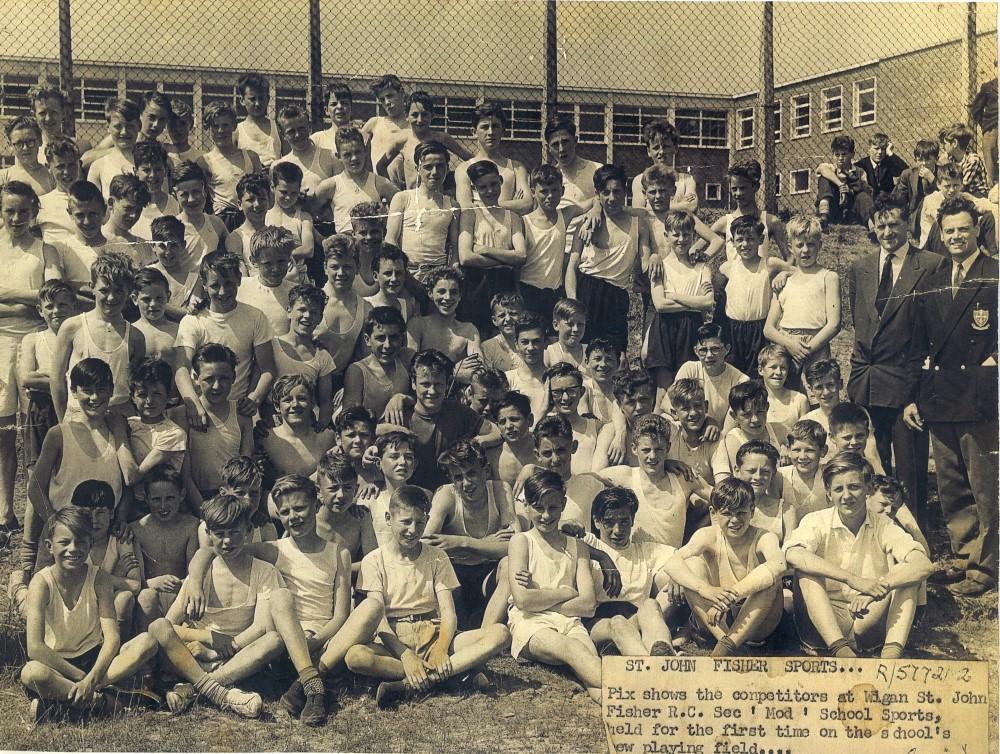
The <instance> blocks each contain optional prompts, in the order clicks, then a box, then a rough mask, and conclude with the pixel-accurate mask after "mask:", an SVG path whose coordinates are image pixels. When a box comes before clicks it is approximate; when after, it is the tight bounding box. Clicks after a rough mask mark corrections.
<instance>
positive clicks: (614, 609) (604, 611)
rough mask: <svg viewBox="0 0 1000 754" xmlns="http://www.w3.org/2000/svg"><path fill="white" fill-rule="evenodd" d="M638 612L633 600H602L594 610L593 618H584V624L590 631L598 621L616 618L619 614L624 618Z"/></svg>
mask: <svg viewBox="0 0 1000 754" xmlns="http://www.w3.org/2000/svg"><path fill="white" fill-rule="evenodd" d="M637 612H639V609H638V608H637V607H636V606H635V605H633V604H632V603H631V602H600V603H598V605H597V610H596V611H594V617H593V618H583V625H584V626H585V627H586V629H587V630H588V631H590V630H591V629H592V628H593V627H594V626H595V625H597V622H598V621H601V620H605V619H607V618H615V617H617V616H619V615H620V616H621V617H623V618H631V617H632V616H633V615H635V614H636V613H637Z"/></svg>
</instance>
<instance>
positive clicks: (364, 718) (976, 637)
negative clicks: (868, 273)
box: [0, 228, 998, 753]
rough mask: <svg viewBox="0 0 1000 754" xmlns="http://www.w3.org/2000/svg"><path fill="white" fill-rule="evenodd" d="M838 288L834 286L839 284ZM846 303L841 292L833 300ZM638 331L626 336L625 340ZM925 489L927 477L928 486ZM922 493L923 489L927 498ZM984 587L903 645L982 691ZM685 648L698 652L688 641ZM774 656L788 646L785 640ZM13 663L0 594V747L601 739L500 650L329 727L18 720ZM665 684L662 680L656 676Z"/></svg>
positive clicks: (565, 744) (269, 692) (202, 715)
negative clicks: (976, 673) (448, 684)
mask: <svg viewBox="0 0 1000 754" xmlns="http://www.w3.org/2000/svg"><path fill="white" fill-rule="evenodd" d="M871 248H872V247H871V246H870V245H869V244H868V241H867V239H866V238H865V237H864V235H863V234H862V233H861V232H860V230H859V229H855V228H834V229H833V230H832V232H831V233H830V234H829V235H827V236H825V237H824V251H823V255H822V257H821V261H822V262H823V264H825V265H826V266H828V267H830V268H831V269H836V270H837V271H838V272H839V273H840V275H841V280H844V279H845V273H846V268H847V265H848V264H849V263H850V262H851V260H852V259H854V258H855V257H857V256H859V255H861V254H866V253H869V251H870V250H871ZM845 293H846V292H845ZM845 311H846V298H845ZM851 339H852V332H851V330H850V322H845V330H844V331H843V332H841V334H840V335H838V336H837V338H836V339H835V340H834V352H835V355H836V357H837V359H838V360H839V361H840V362H841V366H842V367H843V368H844V373H845V374H846V373H847V362H848V358H849V354H850V348H851ZM637 340H638V334H636V341H637ZM931 487H932V490H933V487H934V485H933V484H931ZM17 489H18V505H17V510H18V515H20V514H21V512H22V510H23V499H24V484H23V480H19V481H18V487H17ZM933 494H934V493H933V492H932V495H933ZM931 511H932V514H931V515H932V531H930V532H929V536H928V539H929V540H930V545H931V550H932V553H931V554H932V557H933V558H934V559H937V560H941V559H943V558H944V557H945V556H946V555H947V553H948V543H947V538H946V535H945V532H944V529H943V526H942V525H941V521H940V513H939V509H938V508H937V504H936V498H932V501H931ZM11 562H12V558H11V555H10V553H9V552H7V553H3V555H2V556H0V583H3V584H6V581H7V574H8V572H9V569H10V567H11ZM996 605H997V602H996V594H989V595H986V596H984V597H981V598H977V599H957V598H955V597H954V596H952V595H951V593H950V592H949V591H948V590H947V589H944V588H942V587H937V586H933V585H932V586H931V587H930V590H929V594H928V606H927V612H926V616H925V617H924V620H923V622H922V623H921V624H920V625H918V626H916V627H915V628H914V630H913V633H912V634H911V640H910V652H911V653H912V654H913V655H915V656H918V657H923V658H937V659H978V660H986V661H988V662H989V663H990V687H991V688H993V689H995V688H996V687H997V667H996V665H997V659H998V650H997V610H996ZM684 649H685V651H686V652H688V653H689V654H704V653H705V650H704V649H703V648H700V647H697V646H695V645H694V644H693V643H691V642H689V643H688V644H687V645H686V646H685V648H684ZM772 651H774V652H775V653H779V654H786V653H787V654H793V653H795V648H794V646H793V645H791V644H786V646H785V647H783V648H776V649H774V650H772ZM24 661H25V651H24V626H23V623H22V621H21V620H20V618H19V617H18V616H17V615H16V614H15V612H14V610H13V609H12V607H11V605H10V604H9V602H8V600H7V597H6V591H5V590H3V592H2V593H0V710H2V715H0V742H2V744H0V745H2V748H5V749H34V750H56V751H65V750H76V751H80V750H97V751H170V750H182V751H225V750H233V751H435V752H437V751H442V752H501V751H502V752H512V753H513V752H571V751H572V752H599V751H604V750H605V746H606V744H605V739H604V734H603V729H602V726H601V722H600V713H599V708H598V707H597V705H595V704H593V703H591V702H590V701H589V700H588V699H587V696H586V695H585V694H583V693H582V692H581V690H580V688H579V687H578V686H577V685H576V684H575V683H574V682H573V681H572V680H571V679H569V678H568V677H567V676H566V675H565V674H563V673H561V672H559V671H552V670H548V669H545V668H540V667H534V666H525V665H521V664H519V663H517V662H515V661H514V660H512V659H511V658H509V657H505V658H503V659H499V660H494V661H492V662H491V663H490V664H489V666H488V672H489V675H490V676H491V678H492V679H493V680H494V682H495V691H493V692H491V693H489V694H479V693H473V694H470V693H468V692H466V691H464V690H462V689H460V688H446V689H443V690H441V691H440V692H439V693H436V694H435V695H433V696H431V697H428V698H426V699H422V700H415V701H411V702H407V703H404V704H403V705H401V706H400V707H399V708H398V709H397V710H394V711H379V710H377V709H376V707H375V704H374V701H373V700H372V695H371V694H372V690H373V689H372V687H371V686H370V685H369V684H367V683H364V682H362V681H356V680H353V679H347V680H344V681H343V682H342V684H341V686H340V688H339V690H338V692H337V693H336V694H335V695H334V698H335V700H336V707H335V708H334V713H333V714H332V716H331V718H330V721H329V723H328V724H327V725H326V726H325V727H323V728H320V729H309V728H304V727H302V726H299V725H290V724H287V723H284V722H280V721H276V720H275V719H274V718H273V717H271V716H270V715H268V716H267V717H265V718H264V719H262V720H259V721H244V720H238V719H237V718H234V717H232V716H229V715H224V714H221V713H218V712H215V711H214V710H211V709H208V708H206V707H195V708H194V709H193V710H192V711H191V712H190V713H188V714H186V715H184V716H183V717H179V718H173V717H170V716H169V715H168V714H167V713H162V712H145V711H141V712H133V713H129V714H128V715H126V716H125V717H124V718H117V719H115V720H104V721H97V722H92V723H89V724H85V725H65V724H60V725H43V726H39V727H37V728H33V727H32V726H31V725H30V724H29V723H28V722H27V716H28V701H27V699H26V697H25V695H24V693H23V691H22V690H21V687H20V684H19V683H18V682H17V672H18V670H19V668H20V666H21V665H22V664H23V663H24ZM289 680H290V679H288V680H284V679H274V680H272V681H270V683H269V685H267V686H260V687H257V688H258V690H260V691H261V693H263V694H264V696H265V701H266V702H267V705H266V706H267V709H268V711H273V709H274V708H275V704H274V703H275V701H276V700H277V697H278V696H279V695H280V694H281V692H282V691H283V690H284V688H285V686H287V683H288V682H289ZM666 682H667V683H669V680H667V681H666ZM996 701H997V700H996V698H995V696H994V695H991V698H990V703H991V710H990V737H991V740H996V736H997V714H996Z"/></svg>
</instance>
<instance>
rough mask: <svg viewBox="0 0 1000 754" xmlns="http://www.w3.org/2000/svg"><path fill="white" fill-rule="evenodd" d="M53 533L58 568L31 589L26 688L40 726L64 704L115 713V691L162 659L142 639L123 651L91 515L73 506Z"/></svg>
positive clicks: (53, 520) (56, 519)
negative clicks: (94, 549)
mask: <svg viewBox="0 0 1000 754" xmlns="http://www.w3.org/2000/svg"><path fill="white" fill-rule="evenodd" d="M48 526H49V529H48V538H47V539H46V540H45V545H46V547H47V548H48V549H49V551H50V552H51V554H52V561H53V562H52V565H50V566H48V567H47V568H43V569H41V570H40V571H39V572H38V573H36V574H35V576H34V578H32V579H31V583H30V585H29V586H28V600H27V624H28V626H27V644H28V662H27V664H26V665H25V666H24V667H23V668H22V669H21V683H23V684H24V685H25V687H26V688H27V689H28V691H29V693H31V694H32V695H33V696H34V697H35V698H34V699H33V700H32V703H31V711H32V716H33V718H34V720H35V721H36V722H37V721H40V720H42V719H43V718H45V717H47V716H48V714H49V712H50V711H51V712H55V711H56V710H58V709H59V708H60V707H61V706H63V705H68V706H70V707H73V708H76V709H82V710H84V711H88V712H91V713H96V712H100V711H106V712H110V713H114V712H115V711H117V702H116V701H115V697H114V696H112V695H111V694H109V693H108V691H109V687H110V686H111V685H112V684H114V683H119V682H121V681H123V680H125V679H126V678H129V677H130V676H132V675H134V674H135V673H136V672H137V671H138V670H139V669H140V668H141V667H142V666H143V665H144V664H145V663H146V661H147V660H149V659H150V658H151V657H152V656H153V655H154V654H156V643H155V642H154V641H153V639H152V638H151V637H150V636H149V635H148V634H142V635H140V636H137V637H136V638H134V639H132V640H131V641H129V642H126V643H125V644H124V645H121V642H120V637H119V633H118V620H117V618H116V616H115V604H114V587H113V585H112V577H111V575H110V574H107V573H105V572H103V571H102V570H101V569H100V568H99V567H98V566H95V565H91V564H90V563H89V561H88V556H89V554H90V548H91V544H92V543H93V531H92V528H91V514H90V511H89V510H85V509H82V508H78V507H74V506H67V507H66V508H63V509H61V510H59V511H56V512H55V513H54V514H52V516H51V517H50V518H49V522H48Z"/></svg>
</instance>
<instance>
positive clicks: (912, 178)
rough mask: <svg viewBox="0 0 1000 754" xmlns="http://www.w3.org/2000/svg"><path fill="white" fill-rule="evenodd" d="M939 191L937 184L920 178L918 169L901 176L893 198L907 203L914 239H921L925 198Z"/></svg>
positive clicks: (906, 171)
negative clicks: (921, 208)
mask: <svg viewBox="0 0 1000 754" xmlns="http://www.w3.org/2000/svg"><path fill="white" fill-rule="evenodd" d="M935 191H937V182H936V181H928V180H926V179H924V178H921V177H920V174H919V173H918V172H917V168H907V169H906V170H904V171H903V172H902V173H900V174H899V178H898V179H897V180H896V187H895V188H894V189H893V190H892V196H893V198H894V199H897V200H899V201H901V202H905V203H906V206H907V207H909V208H910V230H911V232H912V233H913V237H914V238H920V206H921V205H922V204H923V202H924V197H925V196H927V195H928V194H933V193H934V192H935Z"/></svg>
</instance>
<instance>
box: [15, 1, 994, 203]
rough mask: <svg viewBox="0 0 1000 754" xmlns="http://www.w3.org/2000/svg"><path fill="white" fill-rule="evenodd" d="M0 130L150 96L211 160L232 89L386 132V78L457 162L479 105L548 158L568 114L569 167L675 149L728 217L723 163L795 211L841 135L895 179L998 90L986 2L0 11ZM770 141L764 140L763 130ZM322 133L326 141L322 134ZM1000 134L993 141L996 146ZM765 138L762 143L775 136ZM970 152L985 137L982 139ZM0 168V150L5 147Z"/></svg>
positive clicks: (81, 124)
mask: <svg viewBox="0 0 1000 754" xmlns="http://www.w3.org/2000/svg"><path fill="white" fill-rule="evenodd" d="M2 5H3V8H4V11H5V12H4V14H3V15H4V22H3V26H4V28H3V32H4V33H3V34H0V87H2V89H0V119H2V120H3V121H5V122H7V121H9V120H10V119H11V118H14V117H17V116H20V115H33V114H35V113H34V105H33V103H32V101H31V97H30V96H29V91H30V90H31V88H32V87H33V86H37V85H39V84H42V85H51V86H57V85H58V86H61V87H62V88H63V89H64V90H65V91H67V92H68V94H69V96H70V101H71V106H72V112H71V113H70V112H67V113H66V118H65V120H66V122H67V130H69V129H71V128H72V127H73V124H75V133H76V136H77V138H78V139H80V140H85V141H87V142H89V143H90V144H95V143H97V142H99V141H100V139H101V138H102V137H103V136H104V134H105V133H106V129H107V126H106V122H105V114H104V106H105V102H106V101H107V100H108V98H110V97H128V98H131V99H136V100H141V98H142V96H143V95H144V94H145V93H147V92H149V91H153V90H156V91H160V92H162V93H164V94H166V95H168V96H169V97H170V98H171V99H173V100H178V101H183V102H184V103H186V104H187V106H188V107H190V109H191V112H192V115H193V123H194V127H193V130H192V139H191V140H192V143H193V145H194V146H197V147H202V148H207V147H208V146H210V145H209V144H208V140H207V135H206V133H205V129H204V128H203V127H202V116H203V111H204V108H205V106H206V105H207V104H208V103H209V102H211V101H213V100H226V101H229V102H230V103H231V104H233V106H234V107H235V108H236V110H237V113H238V115H239V116H240V117H242V116H243V115H244V112H245V111H244V110H243V104H242V101H241V97H240V94H241V93H240V92H239V91H238V90H237V82H238V81H239V79H240V77H241V75H243V74H244V73H246V72H249V71H253V72H259V73H261V74H262V75H264V76H265V77H266V79H267V81H268V89H269V95H270V97H269V104H268V112H269V114H270V115H271V117H274V115H275V113H277V112H278V111H279V110H280V109H281V108H282V107H283V106H284V105H287V104H301V105H302V106H303V107H305V108H306V109H307V111H309V112H311V113H312V115H313V119H314V127H315V128H317V129H320V128H325V127H326V125H329V120H330V117H331V112H330V109H329V108H328V104H330V103H329V102H328V96H327V86H328V85H329V84H331V83H333V82H339V83H342V84H344V85H346V86H347V87H348V88H349V89H350V90H351V93H352V95H353V112H352V113H351V117H352V119H355V120H360V121H364V120H365V119H367V118H369V117H370V116H372V115H376V114H381V113H382V108H381V106H380V105H379V103H378V102H376V99H375V96H374V94H373V93H372V91H371V88H370V85H371V83H372V81H373V80H374V79H376V78H378V77H380V76H382V75H383V74H385V73H394V74H396V75H398V76H399V78H400V79H401V80H402V83H403V87H404V89H405V91H406V92H408V93H409V92H413V91H416V90H423V91H426V92H427V93H428V94H429V95H430V96H431V97H432V98H433V102H434V105H435V111H434V120H433V126H434V127H435V128H437V129H439V130H441V131H444V132H446V133H447V134H449V135H451V136H453V137H454V138H455V139H456V140H458V141H459V142H460V143H464V144H466V145H467V146H470V147H471V146H472V144H473V136H472V132H473V127H474V123H473V109H474V107H475V106H476V105H477V104H479V103H481V102H483V101H490V102H499V103H500V104H501V105H502V107H503V109H504V112H505V113H506V115H507V120H508V128H507V132H506V135H505V144H506V147H507V153H508V155H509V156H510V157H513V158H515V159H519V160H521V161H522V162H525V163H526V164H528V165H529V166H530V165H536V164H538V163H539V162H540V161H541V160H542V159H543V157H544V152H545V150H544V145H543V143H542V133H543V129H544V125H545V122H546V120H547V119H548V118H551V117H554V116H565V117H570V118H572V120H573V121H574V123H575V125H576V127H577V130H578V137H579V148H578V149H579V154H580V155H581V156H583V157H586V158H588V159H592V160H595V161H598V162H613V163H616V164H619V165H621V166H622V167H624V168H625V170H626V172H627V173H628V174H629V175H630V176H634V175H636V174H638V173H639V172H641V170H642V169H643V168H644V167H645V166H646V165H648V164H649V161H650V158H649V156H648V155H647V147H646V144H645V142H644V138H643V127H644V126H645V125H646V124H647V123H649V122H650V121H651V120H654V119H661V118H665V119H667V120H668V121H670V122H671V123H672V124H673V126H674V127H675V129H676V131H677V142H678V143H677V148H676V152H675V154H674V156H673V160H674V164H675V166H676V168H677V169H678V170H680V171H682V172H687V173H690V174H691V175H693V176H694V178H695V180H696V183H697V190H698V193H699V196H698V199H699V204H700V205H701V206H703V207H720V208H722V207H727V206H728V204H729V196H728V190H727V182H726V179H725V174H726V169H727V166H728V165H729V164H730V163H731V162H733V161H737V160H743V159H751V158H753V159H757V160H759V161H761V163H762V164H763V165H764V172H765V176H767V178H768V183H767V185H766V187H765V189H764V190H763V194H764V195H763V196H762V197H761V199H762V203H764V204H766V205H768V206H770V207H771V208H776V209H779V210H787V211H801V210H806V209H809V208H810V207H811V206H812V203H813V197H814V194H815V189H816V185H815V183H816V178H815V174H814V170H815V168H816V165H817V164H818V163H820V162H822V161H824V160H827V159H829V156H830V143H831V140H832V138H833V137H835V136H837V135H847V136H850V137H852V138H853V139H854V141H855V143H856V148H857V156H858V157H861V156H863V155H864V153H865V152H866V151H867V148H868V143H869V139H870V137H871V136H872V135H873V134H875V133H884V134H887V135H888V137H889V139H890V141H891V144H892V149H893V150H894V151H895V152H896V153H897V154H899V155H900V156H901V157H902V158H903V159H904V160H906V161H907V162H911V161H912V158H913V148H914V145H915V143H916V141H917V140H918V139H931V140H934V141H936V140H937V132H938V129H939V128H941V127H943V126H946V125H950V124H952V123H955V122H959V121H962V122H969V121H970V111H969V105H970V103H971V101H972V99H973V98H974V96H975V93H976V92H977V90H978V89H979V87H980V86H981V85H982V84H983V83H984V82H986V81H988V80H990V79H993V78H995V76H996V28H997V27H996V18H997V6H996V4H993V3H944V4H941V3H933V4H932V3H794V2H781V3H774V4H773V5H769V4H767V3H748V2H739V3H736V2H733V3H722V2H718V3H712V2H706V3H703V2H698V3H693V2H690V3H688V2H649V1H647V2H602V1H600V0H593V1H582V0H559V2H556V1H555V0H519V1H514V0H367V1H366V2H356V1H350V0H241V1H240V2H236V1H235V0H200V2H198V3H190V4H181V3H177V2H174V0H147V1H146V2H135V1H134V0H72V2H70V0H3V3H2ZM766 112H770V113H772V116H771V120H772V121H773V127H772V128H771V129H768V128H766V127H765V118H764V116H765V113H766ZM324 124H326V125H324ZM995 125H996V124H995V123H994V124H993V126H994V128H995ZM768 131H772V132H771V133H769V132H768ZM976 138H977V142H974V147H973V148H977V147H976V146H975V144H976V143H978V141H979V140H981V133H980V131H979V130H976ZM2 151H3V159H4V160H5V161H6V163H7V164H9V163H10V161H11V158H10V153H11V149H10V145H9V144H7V143H4V145H3V150H2Z"/></svg>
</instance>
